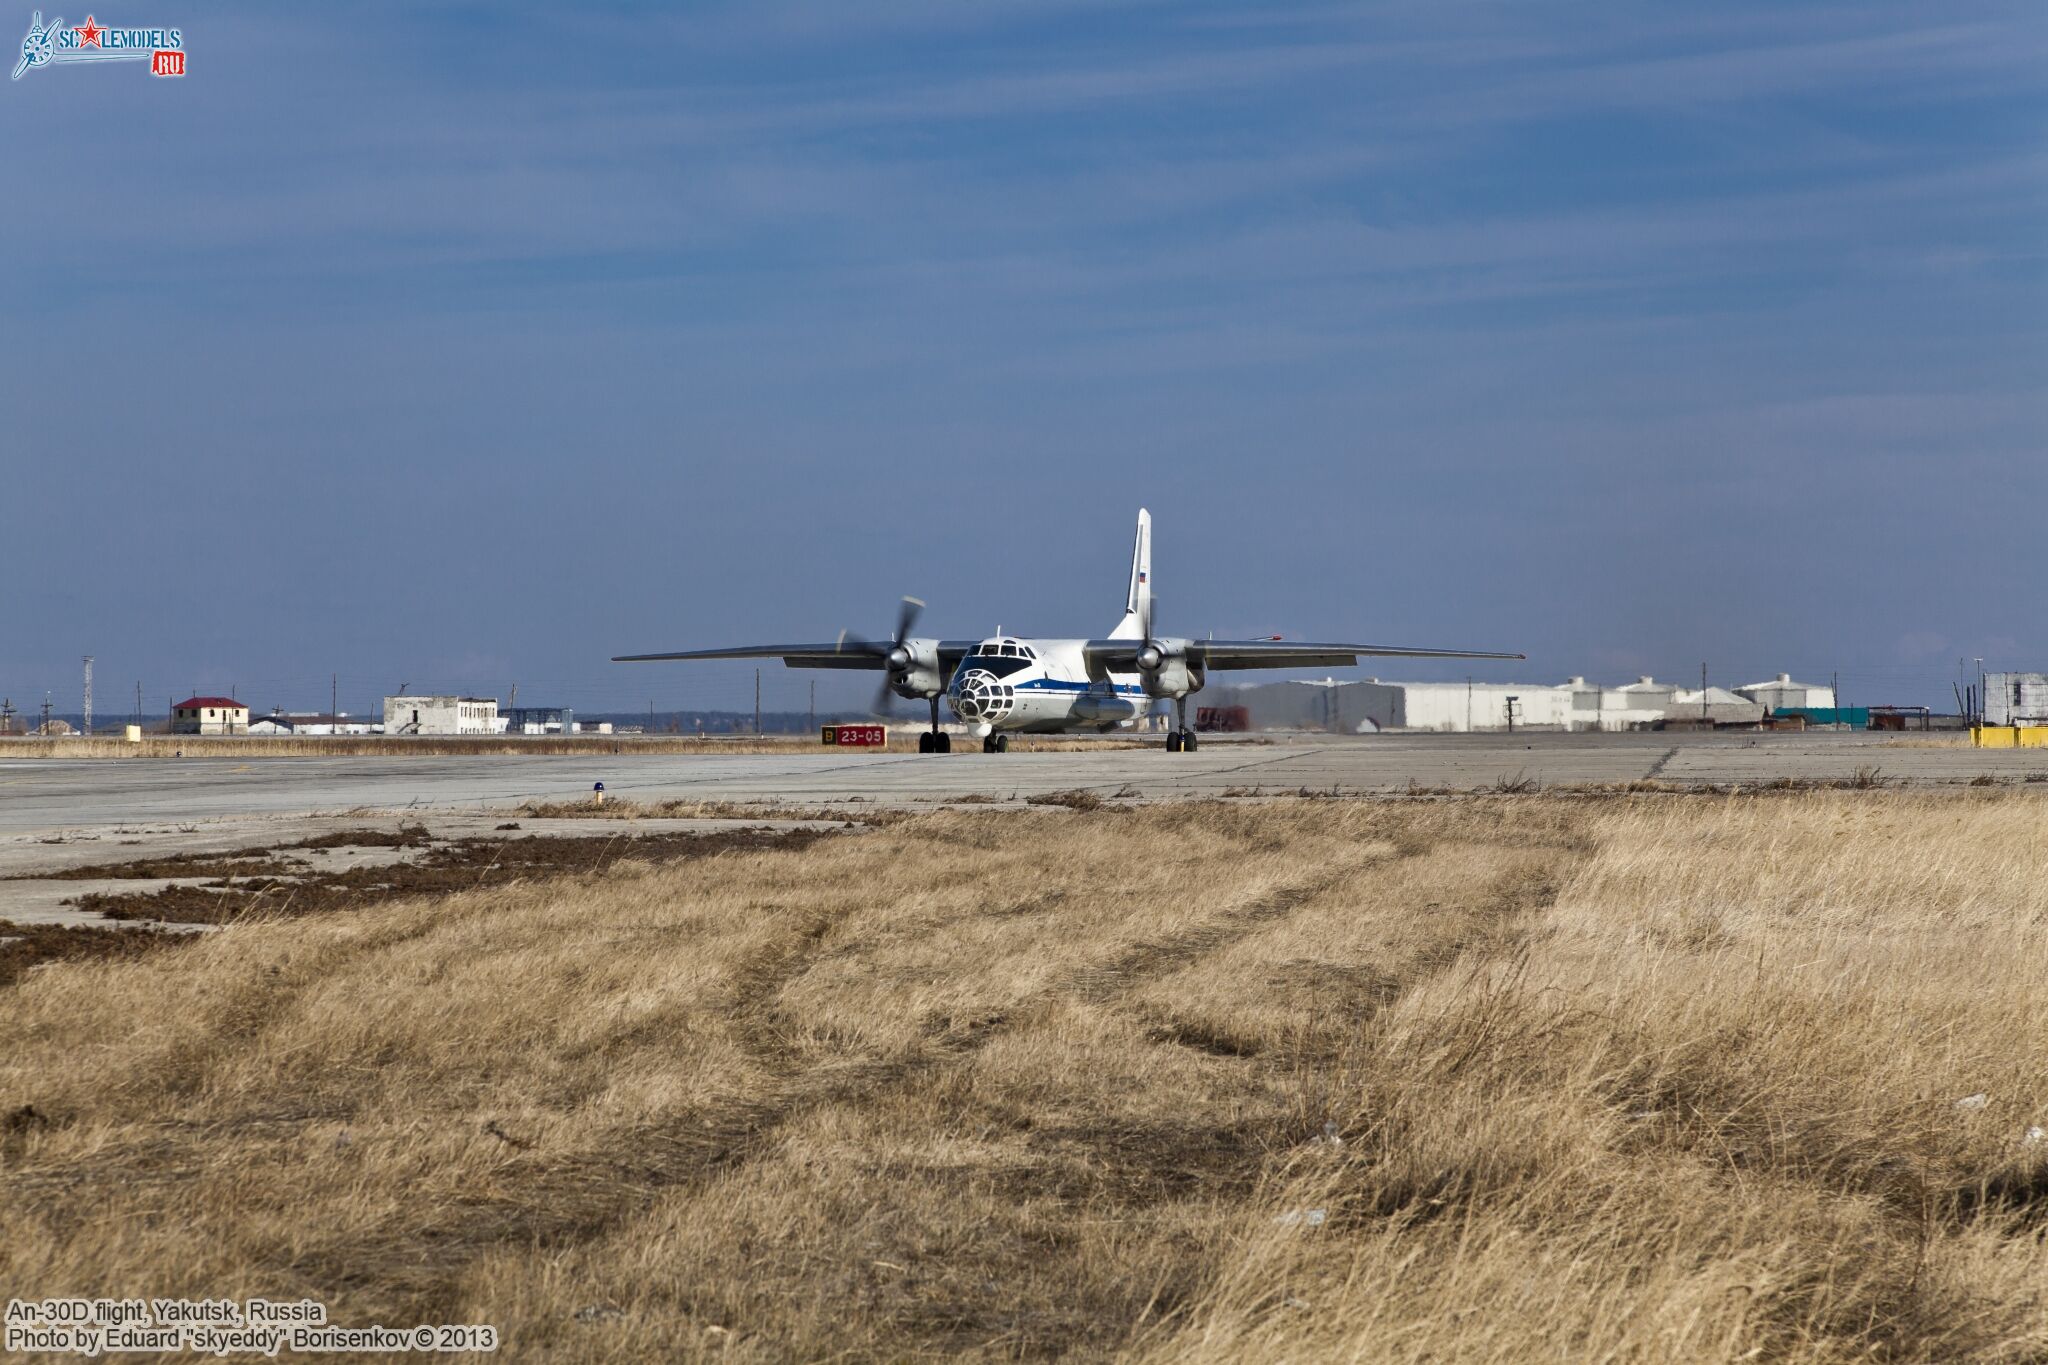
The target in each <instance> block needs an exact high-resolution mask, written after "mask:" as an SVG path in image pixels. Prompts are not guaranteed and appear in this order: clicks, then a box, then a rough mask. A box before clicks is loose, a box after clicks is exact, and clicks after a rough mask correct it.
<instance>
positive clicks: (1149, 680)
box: [1138, 639, 1206, 697]
mask: <svg viewBox="0 0 2048 1365" xmlns="http://www.w3.org/2000/svg"><path fill="white" fill-rule="evenodd" d="M1192 643H1193V641H1190V640H1172V639H1168V640H1147V641H1146V642H1145V647H1144V648H1143V649H1141V650H1139V651H1138V681H1139V682H1140V683H1142V684H1143V685H1144V688H1145V695H1146V696H1148V697H1185V696H1186V695H1188V693H1190V692H1199V691H1201V690H1202V684H1203V683H1204V682H1205V681H1206V679H1204V678H1203V676H1202V670H1201V668H1200V666H1199V665H1196V664H1192V663H1190V662H1188V647H1189V645H1191V644H1192Z"/></svg>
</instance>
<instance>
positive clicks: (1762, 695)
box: [1735, 673, 1835, 716]
mask: <svg viewBox="0 0 2048 1365" xmlns="http://www.w3.org/2000/svg"><path fill="white" fill-rule="evenodd" d="M1735 690H1736V691H1737V692H1740V693H1741V694H1742V695H1743V696H1745V697H1748V698H1749V699H1750V700H1751V701H1753V702H1755V703H1756V704H1757V705H1759V706H1761V707H1763V708H1764V714H1765V715H1767V716H1769V715H1775V714H1777V711H1778V708H1779V707H1781V706H1790V707H1800V706H1821V707H1832V706H1833V705H1834V704H1835V689H1834V688H1832V687H1823V686H1821V685H1820V684H1819V683H1803V682H1794V681H1792V675H1791V674H1790V673H1780V674H1779V675H1778V676H1777V677H1775V678H1773V679H1771V680H1770V681H1769V682H1760V683H1751V684H1749V686H1747V687H1738V688H1736V689H1735Z"/></svg>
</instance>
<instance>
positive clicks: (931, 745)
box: [917, 697, 953, 754]
mask: <svg viewBox="0 0 2048 1365" xmlns="http://www.w3.org/2000/svg"><path fill="white" fill-rule="evenodd" d="M927 700H929V701H930V702H931V704H932V728H931V729H930V730H927V731H926V732H925V733H924V734H921V735H919V736H918V737H917V751H918V752H919V753H921V754H950V753H952V752H953V737H952V736H951V735H949V734H947V733H946V732H945V731H943V730H941V729H939V699H938V698H937V697H931V698H928V699H927Z"/></svg>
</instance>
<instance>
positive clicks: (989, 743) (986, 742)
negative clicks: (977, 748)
mask: <svg viewBox="0 0 2048 1365" xmlns="http://www.w3.org/2000/svg"><path fill="white" fill-rule="evenodd" d="M981 751H982V752H983V753H985V754H992V753H994V752H995V751H996V737H995V736H994V735H984V736H982V740H981Z"/></svg>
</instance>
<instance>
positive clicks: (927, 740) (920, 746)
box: [917, 730, 938, 754]
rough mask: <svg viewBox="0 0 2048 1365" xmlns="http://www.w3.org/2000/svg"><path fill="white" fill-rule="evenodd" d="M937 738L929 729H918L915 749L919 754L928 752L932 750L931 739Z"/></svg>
mask: <svg viewBox="0 0 2048 1365" xmlns="http://www.w3.org/2000/svg"><path fill="white" fill-rule="evenodd" d="M937 738H938V736H937V735H935V734H933V733H932V732H931V731H929V730H921V731H919V732H918V736H917V751H918V752H919V753H921V754H928V753H930V752H931V751H932V741H933V740H935V739H937Z"/></svg>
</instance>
